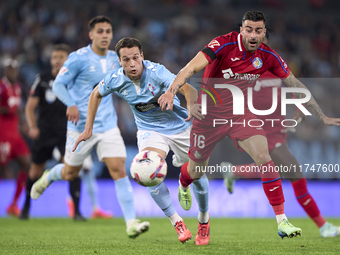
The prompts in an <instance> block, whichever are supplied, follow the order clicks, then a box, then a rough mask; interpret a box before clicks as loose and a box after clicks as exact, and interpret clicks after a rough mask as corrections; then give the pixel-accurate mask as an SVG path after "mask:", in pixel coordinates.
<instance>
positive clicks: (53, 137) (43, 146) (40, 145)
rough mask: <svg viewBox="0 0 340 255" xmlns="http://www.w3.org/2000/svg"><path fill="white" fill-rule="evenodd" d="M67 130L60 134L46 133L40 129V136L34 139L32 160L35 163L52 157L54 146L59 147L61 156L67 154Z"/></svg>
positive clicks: (43, 161)
mask: <svg viewBox="0 0 340 255" xmlns="http://www.w3.org/2000/svg"><path fill="white" fill-rule="evenodd" d="M65 143H66V132H65V133H59V134H56V133H54V134H52V133H48V134H46V133H44V132H41V130H40V137H39V139H37V140H33V145H32V150H31V154H32V162H33V163H35V164H42V163H45V162H46V161H47V160H49V159H51V158H52V152H53V149H54V147H57V148H58V150H59V152H60V154H61V156H64V154H65Z"/></svg>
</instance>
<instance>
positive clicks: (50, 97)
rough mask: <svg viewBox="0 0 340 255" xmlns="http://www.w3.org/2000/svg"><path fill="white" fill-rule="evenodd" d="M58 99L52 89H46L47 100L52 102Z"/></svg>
mask: <svg viewBox="0 0 340 255" xmlns="http://www.w3.org/2000/svg"><path fill="white" fill-rule="evenodd" d="M56 99H57V97H56V95H55V94H54V93H53V91H52V90H51V89H46V91H45V100H46V102H47V103H49V104H52V103H54V101H55V100H56Z"/></svg>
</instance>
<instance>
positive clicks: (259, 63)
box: [253, 57, 263, 69]
mask: <svg viewBox="0 0 340 255" xmlns="http://www.w3.org/2000/svg"><path fill="white" fill-rule="evenodd" d="M262 64H263V63H262V60H261V59H260V58H259V57H256V58H254V60H253V66H254V67H255V68H256V69H259V68H261V67H262Z"/></svg>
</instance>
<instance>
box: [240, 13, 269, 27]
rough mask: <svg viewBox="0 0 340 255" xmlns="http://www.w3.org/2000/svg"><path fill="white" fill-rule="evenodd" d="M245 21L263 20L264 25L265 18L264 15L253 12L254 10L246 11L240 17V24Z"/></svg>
mask: <svg viewBox="0 0 340 255" xmlns="http://www.w3.org/2000/svg"><path fill="white" fill-rule="evenodd" d="M246 20H251V21H254V22H256V21H261V20H263V23H264V24H266V18H265V17H264V14H263V13H262V12H260V11H254V10H253V11H247V12H246V13H245V14H244V15H243V17H242V24H243V23H244V22H245V21H246Z"/></svg>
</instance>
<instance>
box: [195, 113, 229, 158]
mask: <svg viewBox="0 0 340 255" xmlns="http://www.w3.org/2000/svg"><path fill="white" fill-rule="evenodd" d="M200 123H201V122H200V121H197V120H196V119H194V121H193V126H192V128H191V132H190V148H189V158H190V159H192V160H193V161H194V162H203V161H206V160H207V159H209V158H210V154H211V152H212V150H213V149H214V148H215V146H216V144H217V143H218V142H220V141H222V140H223V139H224V138H225V137H226V136H227V133H228V129H227V128H226V127H225V126H219V127H214V128H212V127H210V126H202V125H201V124H200Z"/></svg>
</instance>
